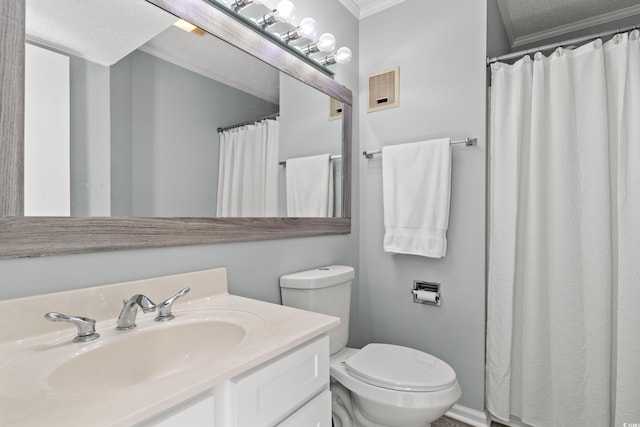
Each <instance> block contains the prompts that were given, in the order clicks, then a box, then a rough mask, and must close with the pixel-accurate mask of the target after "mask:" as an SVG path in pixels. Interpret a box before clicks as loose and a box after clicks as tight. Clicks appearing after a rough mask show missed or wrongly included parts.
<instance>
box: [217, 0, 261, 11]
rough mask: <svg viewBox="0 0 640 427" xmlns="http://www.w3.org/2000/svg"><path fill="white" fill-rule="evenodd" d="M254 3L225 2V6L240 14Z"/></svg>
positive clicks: (226, 0)
mask: <svg viewBox="0 0 640 427" xmlns="http://www.w3.org/2000/svg"><path fill="white" fill-rule="evenodd" d="M253 3H254V0H224V4H225V5H226V6H227V7H230V8H231V9H233V10H234V11H236V12H239V11H240V10H241V9H244V8H245V7H247V6H250V5H252V4H253Z"/></svg>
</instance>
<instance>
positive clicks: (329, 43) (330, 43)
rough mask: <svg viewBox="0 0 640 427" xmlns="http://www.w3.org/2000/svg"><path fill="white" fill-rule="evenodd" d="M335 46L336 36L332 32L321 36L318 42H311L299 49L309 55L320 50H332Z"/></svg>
mask: <svg viewBox="0 0 640 427" xmlns="http://www.w3.org/2000/svg"><path fill="white" fill-rule="evenodd" d="M335 48H336V38H335V37H334V36H333V34H331V33H324V34H322V35H321V36H320V38H319V39H318V41H317V42H313V43H309V44H308V45H306V46H303V47H300V48H299V49H300V51H301V52H302V53H304V54H305V55H307V56H309V55H311V54H313V53H318V52H331V51H332V50H333V49H335Z"/></svg>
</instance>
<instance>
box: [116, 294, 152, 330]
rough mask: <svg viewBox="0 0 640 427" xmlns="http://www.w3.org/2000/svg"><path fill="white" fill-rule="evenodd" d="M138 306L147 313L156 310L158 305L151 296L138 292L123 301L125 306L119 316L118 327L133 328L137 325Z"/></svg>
mask: <svg viewBox="0 0 640 427" xmlns="http://www.w3.org/2000/svg"><path fill="white" fill-rule="evenodd" d="M138 306H139V307H140V308H141V309H142V311H143V312H145V313H148V312H150V311H155V310H156V305H155V304H154V303H153V302H152V301H151V300H150V299H149V298H147V297H146V296H144V295H141V294H136V295H134V296H132V297H131V298H129V299H128V300H127V299H126V300H124V301H123V307H122V311H121V312H120V315H119V316H118V321H117V323H116V325H117V326H116V329H131V328H135V327H136V314H138Z"/></svg>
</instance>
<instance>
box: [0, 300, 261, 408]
mask: <svg viewBox="0 0 640 427" xmlns="http://www.w3.org/2000/svg"><path fill="white" fill-rule="evenodd" d="M174 314H175V315H176V318H175V319H174V320H172V321H170V322H166V323H158V322H154V321H153V320H152V317H151V318H149V319H145V321H144V322H143V321H141V320H139V321H138V327H137V328H136V329H133V330H128V331H117V330H115V328H113V326H112V325H109V326H108V327H107V328H108V329H106V330H105V329H104V328H103V329H102V330H100V329H99V332H100V333H101V337H100V338H99V339H98V340H96V341H92V342H89V343H84V344H78V343H73V342H71V339H70V338H71V337H65V339H64V341H63V342H61V341H60V339H58V340H57V341H56V342H55V343H49V344H47V345H45V346H41V347H39V348H34V349H31V350H28V351H25V352H24V353H23V354H21V355H20V356H19V357H17V358H16V359H15V360H14V361H12V362H10V363H8V364H5V365H4V366H3V367H0V384H11V385H12V386H11V387H10V389H6V390H5V387H3V386H2V385H0V393H2V394H4V395H5V396H13V397H30V396H34V395H37V394H43V393H44V394H64V395H69V394H87V393H100V392H103V391H111V390H114V389H118V388H123V387H129V386H133V385H136V384H140V383H143V382H144V383H148V382H149V381H155V380H158V379H161V378H166V377H169V376H172V375H176V374H180V373H184V372H185V371H188V370H192V369H197V368H199V367H203V366H206V365H207V364H211V363H215V362H218V361H221V360H224V359H225V358H228V357H229V356H230V355H233V354H234V351H235V350H238V349H239V348H241V347H242V345H243V344H244V343H245V342H246V341H247V339H248V338H249V337H250V336H251V335H253V334H255V333H256V332H259V331H260V330H261V329H262V328H263V326H264V322H263V320H262V319H261V318H260V317H258V316H256V315H254V314H251V313H248V312H243V311H239V310H219V309H217V310H201V311H193V312H183V313H178V312H176V313H174ZM25 372H31V373H32V375H28V376H25V375H24V373H25ZM18 376H19V377H18ZM12 377H15V378H12Z"/></svg>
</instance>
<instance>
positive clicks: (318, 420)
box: [140, 334, 331, 427]
mask: <svg viewBox="0 0 640 427" xmlns="http://www.w3.org/2000/svg"><path fill="white" fill-rule="evenodd" d="M187 425H188V426H190V427H200V426H202V427H205V426H206V427H213V426H215V427H268V426H281V427H296V426H305V427H306V426H318V427H331V393H330V392H329V337H328V336H327V335H326V334H325V335H322V336H320V337H318V338H315V339H313V340H311V341H309V342H307V343H305V344H302V345H301V346H299V347H296V348H294V349H293V350H290V351H289V352H287V353H285V354H283V355H280V356H278V357H276V358H274V359H272V360H270V361H268V362H265V363H263V364H262V365H260V366H258V367H256V368H253V369H251V370H249V371H247V372H245V373H243V374H240V375H238V376H236V377H234V378H231V379H230V380H227V381H224V382H223V383H221V384H219V385H217V386H216V387H214V388H213V390H210V391H208V392H206V393H204V394H201V395H199V396H197V397H196V398H194V399H192V400H190V401H188V402H186V403H183V404H182V405H179V406H177V407H175V408H173V409H171V410H169V411H168V412H166V413H164V414H162V415H160V416H159V417H156V418H154V419H151V420H149V421H147V422H145V423H143V424H141V425H140V427H142V426H144V427H151V426H153V427H173V426H187Z"/></svg>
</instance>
